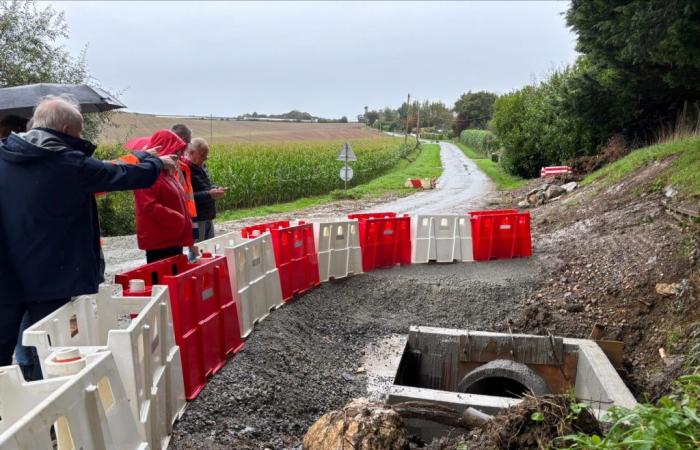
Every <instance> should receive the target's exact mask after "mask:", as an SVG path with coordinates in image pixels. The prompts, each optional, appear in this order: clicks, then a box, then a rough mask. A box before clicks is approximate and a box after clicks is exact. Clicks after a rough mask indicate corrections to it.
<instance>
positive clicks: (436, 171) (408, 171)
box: [216, 144, 442, 222]
mask: <svg viewBox="0 0 700 450" xmlns="http://www.w3.org/2000/svg"><path fill="white" fill-rule="evenodd" d="M422 148H423V150H422V151H421V153H420V154H419V155H418V157H417V158H416V160H415V161H413V162H412V163H409V162H408V161H406V160H404V159H402V160H401V161H400V162H399V163H398V164H397V165H396V166H395V167H394V169H392V170H391V171H390V172H389V173H387V174H385V175H382V176H381V177H378V178H375V179H374V180H372V181H370V182H368V183H365V184H361V185H359V186H355V187H354V188H352V189H348V197H349V198H356V199H357V198H363V197H365V198H366V197H378V196H380V195H384V194H399V195H409V194H412V193H413V192H415V189H411V188H406V187H404V185H403V184H404V183H405V182H406V178H429V177H433V176H435V177H437V176H440V174H441V173H442V165H441V164H440V146H439V145H437V144H423V146H422ZM333 200H334V198H333V195H331V194H326V195H319V196H315V197H305V198H300V199H298V200H294V201H291V202H286V203H277V204H274V205H265V206H259V207H256V208H244V209H232V210H228V211H222V212H220V213H219V214H218V216H217V218H216V220H217V222H224V221H227V220H238V219H245V218H248V217H259V216H265V215H268V214H283V213H287V212H292V211H297V210H300V209H304V208H310V207H312V206H317V205H322V204H325V203H329V202H331V201H333Z"/></svg>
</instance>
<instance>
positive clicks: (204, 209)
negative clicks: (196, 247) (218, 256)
mask: <svg viewBox="0 0 700 450" xmlns="http://www.w3.org/2000/svg"><path fill="white" fill-rule="evenodd" d="M208 157H209V144H207V141H205V140H204V139H202V138H194V139H192V142H191V143H190V146H189V147H188V148H187V152H186V153H185V158H186V160H187V164H188V165H189V166H190V172H192V189H193V190H194V202H195V205H196V206H197V217H195V218H193V219H192V234H193V236H192V237H193V238H194V240H195V242H200V241H205V240H207V239H211V238H213V237H214V219H215V218H216V203H215V201H216V200H218V199H220V198H221V197H223V196H224V195H226V191H227V189H226V188H222V187H217V186H214V185H213V184H212V182H211V178H209V173H208V172H207V169H206V167H204V162H205V161H206V160H207V158H208Z"/></svg>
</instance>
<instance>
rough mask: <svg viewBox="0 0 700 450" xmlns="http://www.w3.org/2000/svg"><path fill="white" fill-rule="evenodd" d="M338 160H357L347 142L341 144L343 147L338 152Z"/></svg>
mask: <svg viewBox="0 0 700 450" xmlns="http://www.w3.org/2000/svg"><path fill="white" fill-rule="evenodd" d="M338 161H357V156H355V152H353V151H352V148H350V145H349V144H348V143H347V142H346V143H345V144H343V149H342V150H341V151H340V153H339V154H338Z"/></svg>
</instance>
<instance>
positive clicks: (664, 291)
mask: <svg viewBox="0 0 700 450" xmlns="http://www.w3.org/2000/svg"><path fill="white" fill-rule="evenodd" d="M680 290H681V286H680V284H678V283H671V284H667V283H656V293H657V294H660V295H676V294H677V293H679V292H680Z"/></svg>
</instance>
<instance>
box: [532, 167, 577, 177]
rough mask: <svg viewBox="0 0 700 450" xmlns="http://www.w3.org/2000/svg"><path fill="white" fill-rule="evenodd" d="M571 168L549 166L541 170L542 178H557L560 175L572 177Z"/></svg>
mask: <svg viewBox="0 0 700 450" xmlns="http://www.w3.org/2000/svg"><path fill="white" fill-rule="evenodd" d="M572 172H573V169H572V168H571V166H548V167H542V168H541V169H540V177H542V178H544V177H556V176H559V175H571V173H572Z"/></svg>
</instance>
